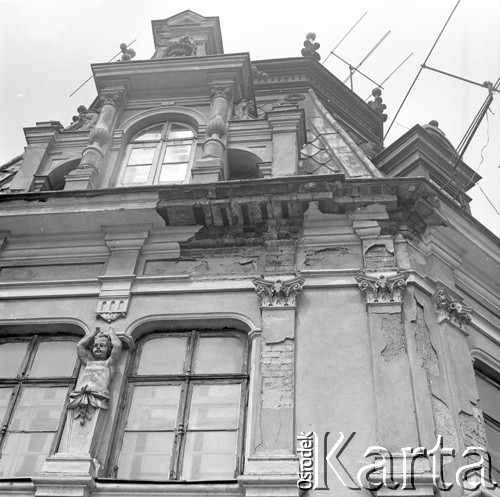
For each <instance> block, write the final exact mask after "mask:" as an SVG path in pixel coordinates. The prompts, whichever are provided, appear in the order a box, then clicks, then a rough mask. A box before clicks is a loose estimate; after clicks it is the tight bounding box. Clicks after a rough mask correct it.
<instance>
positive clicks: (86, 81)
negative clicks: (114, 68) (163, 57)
mask: <svg viewBox="0 0 500 497" xmlns="http://www.w3.org/2000/svg"><path fill="white" fill-rule="evenodd" d="M136 41H137V38H136V39H135V40H134V41H131V42H130V43H129V44H128V45H127V46H126V48H128V47H130V45H132V43H135V42H136ZM122 52H123V50H120V51H119V52H118V53H117V54H116V55H113V57H111V59H109V60H108V62H112V61H113V59H116V57H118V56H119V55H120V54H121V53H122ZM92 78H93V76H90V78H88V79H86V80H85V81H84V82H83V83H82V84H81V85H80V86H79V87H78V88H77V89H76V90H75V91H74V92H73V93H72V94H71V95H70V96H69V98H71V97H72V96H73V95H74V94H75V93H76V92H77V91H78V90H79V89H80V88H83V87H84V86H85V85H86V84H87V83H88V82H89V81H90V80H91V79H92Z"/></svg>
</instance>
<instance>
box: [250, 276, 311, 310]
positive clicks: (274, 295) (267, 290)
mask: <svg viewBox="0 0 500 497" xmlns="http://www.w3.org/2000/svg"><path fill="white" fill-rule="evenodd" d="M252 282H253V284H254V285H255V291H256V292H257V295H259V296H260V298H261V306H262V307H294V306H295V305H296V300H297V296H298V295H299V294H300V292H301V291H302V287H303V285H304V282H305V279H304V278H301V277H297V278H294V279H292V280H288V281H282V280H276V281H270V280H265V279H261V278H255V279H253V280H252Z"/></svg>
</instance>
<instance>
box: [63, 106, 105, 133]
mask: <svg viewBox="0 0 500 497" xmlns="http://www.w3.org/2000/svg"><path fill="white" fill-rule="evenodd" d="M76 110H77V112H78V115H77V116H73V122H72V123H71V124H70V125H69V126H67V127H66V128H64V131H77V130H78V131H85V130H87V129H91V128H93V127H94V126H95V123H96V122H97V119H98V118H99V113H98V112H97V111H96V110H93V109H87V107H85V105H79V106H78V108H77V109H76Z"/></svg>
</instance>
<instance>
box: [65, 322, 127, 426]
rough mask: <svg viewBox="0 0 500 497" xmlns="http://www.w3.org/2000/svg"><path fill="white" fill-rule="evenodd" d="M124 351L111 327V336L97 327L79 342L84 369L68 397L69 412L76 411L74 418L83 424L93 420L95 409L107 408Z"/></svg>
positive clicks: (80, 357) (78, 348) (79, 353)
mask: <svg viewBox="0 0 500 497" xmlns="http://www.w3.org/2000/svg"><path fill="white" fill-rule="evenodd" d="M121 349H122V344H121V341H120V339H119V338H118V337H117V335H116V334H115V332H114V331H113V329H112V328H110V329H109V332H108V333H103V332H101V329H100V328H96V329H95V330H94V332H93V333H91V334H90V335H87V336H85V337H84V338H82V339H81V340H80V341H79V342H78V345H77V353H78V358H79V359H80V361H81V363H82V364H83V366H85V369H84V370H83V373H82V375H81V376H80V378H79V380H78V382H77V385H76V388H75V390H74V391H73V392H72V393H70V395H69V396H70V399H71V401H70V403H69V404H68V409H74V410H75V414H74V418H75V419H78V418H79V419H80V423H81V424H82V425H83V424H85V421H86V420H87V419H88V420H90V419H92V413H93V411H94V410H96V409H104V410H106V409H108V407H109V386H110V384H111V380H112V378H113V375H114V372H115V367H116V364H117V362H118V359H119V357H120V353H121Z"/></svg>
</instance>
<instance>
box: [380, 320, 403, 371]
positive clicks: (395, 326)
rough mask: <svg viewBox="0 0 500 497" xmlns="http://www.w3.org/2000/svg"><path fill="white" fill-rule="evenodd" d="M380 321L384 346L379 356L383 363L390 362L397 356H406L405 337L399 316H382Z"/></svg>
mask: <svg viewBox="0 0 500 497" xmlns="http://www.w3.org/2000/svg"><path fill="white" fill-rule="evenodd" d="M381 319H382V331H383V333H384V339H385V343H386V345H385V347H384V350H382V352H381V353H380V354H381V356H382V358H383V359H384V361H385V362H390V361H392V360H393V359H394V358H395V357H397V356H398V355H399V354H402V353H405V354H406V337H405V333H404V329H403V323H402V320H401V314H399V313H398V314H384V315H382V316H381Z"/></svg>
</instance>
